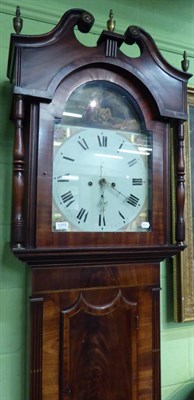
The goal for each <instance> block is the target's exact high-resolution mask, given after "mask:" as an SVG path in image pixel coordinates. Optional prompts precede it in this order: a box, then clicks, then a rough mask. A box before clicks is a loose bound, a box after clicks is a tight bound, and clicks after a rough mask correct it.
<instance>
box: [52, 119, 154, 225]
mask: <svg viewBox="0 0 194 400" xmlns="http://www.w3.org/2000/svg"><path fill="white" fill-rule="evenodd" d="M63 131H64V140H63V141H62V142H60V141H58V142H57V143H56V144H57V145H58V146H56V147H57V148H58V150H57V151H56V150H55V152H56V154H55V156H54V162H53V230H57V231H60V230H61V231H64V230H66V231H69V230H73V231H88V232H93V231H95V232H113V231H122V230H123V231H126V230H129V231H130V230H131V231H133V230H148V229H150V222H149V219H148V191H149V185H148V178H149V168H148V164H149V163H148V160H149V157H150V154H151V149H150V148H148V147H146V146H147V142H146V134H145V133H143V134H140V133H133V132H124V131H123V132H122V131H120V130H119V131H116V130H112V129H97V128H85V127H78V126H74V127H73V126H71V127H70V126H69V127H68V126H63ZM138 143H141V146H140V145H139V144H138ZM145 143H146V146H145Z"/></svg>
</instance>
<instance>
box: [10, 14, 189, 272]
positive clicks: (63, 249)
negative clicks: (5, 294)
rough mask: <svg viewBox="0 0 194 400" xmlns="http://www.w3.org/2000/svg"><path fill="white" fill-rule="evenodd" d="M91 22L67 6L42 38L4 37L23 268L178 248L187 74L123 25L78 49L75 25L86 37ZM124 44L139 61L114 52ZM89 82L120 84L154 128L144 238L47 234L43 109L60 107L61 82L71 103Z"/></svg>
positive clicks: (15, 217)
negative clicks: (149, 220) (149, 214)
mask: <svg viewBox="0 0 194 400" xmlns="http://www.w3.org/2000/svg"><path fill="white" fill-rule="evenodd" d="M93 23H94V18H93V16H92V15H91V14H90V13H88V12H87V11H84V10H81V9H72V10H70V11H68V12H66V13H65V14H64V16H63V17H62V19H61V20H60V22H59V23H58V25H57V26H56V27H55V28H54V29H53V30H52V31H51V32H49V33H47V34H44V35H36V36H26V35H16V34H12V35H11V41H10V52H9V61H8V78H9V79H10V81H11V82H12V84H13V107H12V118H13V120H14V122H15V145H14V168H13V210H12V248H13V251H14V252H15V253H16V254H17V255H18V257H19V258H21V259H23V260H24V261H27V262H28V263H29V264H30V265H36V262H37V261H36V259H37V257H38V263H45V262H46V263H47V264H48V265H49V263H50V262H53V261H51V260H53V258H54V259H55V263H56V264H60V263H61V260H63V258H64V254H65V257H66V260H67V261H68V260H71V262H74V263H79V262H80V254H82V255H84V254H87V255H89V257H90V255H94V253H95V254H96V262H99V263H101V262H102V260H103V259H104V254H105V253H109V261H110V262H113V260H114V261H116V260H117V258H118V260H121V259H123V262H125V261H126V262H129V258H130V260H131V261H133V262H134V261H139V260H142V259H144V260H145V259H149V260H153V261H155V260H157V261H160V260H162V259H164V258H166V257H168V256H170V255H174V254H177V253H178V252H179V251H180V250H183V249H184V247H185V246H184V244H183V242H184V217H183V209H184V159H183V141H184V135H183V129H182V124H183V122H184V121H185V120H186V119H187V110H186V104H187V97H186V96H187V81H188V79H189V77H190V76H191V75H190V74H188V73H185V72H182V71H180V70H177V69H175V68H174V67H172V66H171V65H169V64H168V63H167V61H166V60H165V59H164V58H163V57H162V55H161V54H160V52H159V50H158V49H157V47H156V45H155V43H154V41H153V39H152V38H151V37H150V35H149V34H148V33H146V32H145V31H144V30H143V29H141V28H139V27H136V26H129V27H128V28H127V30H126V32H125V34H124V35H120V34H117V33H114V32H109V31H103V32H102V33H101V35H100V37H99V39H98V41H97V45H96V46H95V47H86V46H84V45H83V44H82V43H80V42H79V41H78V40H77V38H76V36H75V33H74V28H75V27H76V26H77V28H78V30H79V31H80V32H84V33H87V32H89V31H90V29H91V27H92V25H93ZM123 43H125V44H128V45H133V44H134V43H136V44H137V45H138V46H139V48H140V53H141V54H140V56H139V57H136V58H132V57H127V56H126V55H125V54H124V53H123V52H122V51H121V50H120V47H121V45H122V44H123ZM89 76H91V78H90V80H98V79H99V80H108V81H111V82H115V83H118V84H119V85H121V86H123V87H125V88H126V90H128V91H129V93H130V94H131V95H132V97H133V98H134V100H135V101H136V102H137V104H138V106H139V108H140V109H141V111H142V113H143V115H144V119H145V122H146V128H147V129H149V130H150V131H152V132H153V140H155V142H154V143H155V144H154V146H155V147H153V153H154V151H155V155H154V156H153V188H152V191H153V193H152V198H153V205H152V207H153V229H152V231H151V232H145V233H144V232H141V233H139V232H126V233H124V232H123V233H122V232H120V233H119V232H117V233H109V232H108V233H95V232H92V233H91V232H90V233H88V232H85V233H84V232H74V233H53V232H51V223H50V214H51V209H50V212H49V207H51V203H52V199H51V190H50V187H51V185H50V183H49V182H50V180H51V175H50V174H51V171H50V169H51V160H52V154H51V148H52V146H51V143H52V133H50V130H48V131H47V126H48V118H47V117H46V118H45V125H44V122H43V125H42V126H41V122H40V121H41V118H40V115H41V112H40V110H41V108H42V109H43V110H47V111H46V114H47V115H48V114H49V110H51V108H52V104H55V99H57V100H56V103H57V102H58V103H60V100H61V99H60V95H59V97H57V96H58V94H57V93H58V91H59V92H60V87H62V86H63V85H64V97H65V96H66V97H67V98H68V95H70V94H71V92H72V90H74V89H75V88H76V87H77V86H79V85H81V84H82V83H85V82H87V81H88V80H89ZM66 82H67V85H66ZM65 85H66V86H65ZM49 107H50V109H49ZM43 114H44V112H43ZM43 120H44V118H43ZM40 126H41V127H43V131H44V133H43V134H41V132H40V131H41V129H40ZM170 127H172V128H173V130H174V137H175V142H174V146H175V156H176V157H175V170H176V175H177V188H176V242H175V241H173V229H172V227H171V219H172V218H171V217H172V210H171V196H170V170H171V166H170ZM159 147H160V148H161V150H160V151H159V152H158V148H159ZM44 162H45V165H43V163H44ZM41 163H42V164H41ZM37 165H38V168H37ZM47 171H50V172H49V173H48V174H47ZM44 187H45V190H46V192H44ZM43 192H44V193H43ZM161 194H162V195H161ZM45 197H46V205H47V206H46V207H45V211H44V199H45ZM40 210H42V211H40ZM134 248H135V251H134ZM72 257H73V258H72ZM89 259H90V258H88V262H89ZM72 260H74V261H72ZM86 260H87V256H86V258H85V261H86Z"/></svg>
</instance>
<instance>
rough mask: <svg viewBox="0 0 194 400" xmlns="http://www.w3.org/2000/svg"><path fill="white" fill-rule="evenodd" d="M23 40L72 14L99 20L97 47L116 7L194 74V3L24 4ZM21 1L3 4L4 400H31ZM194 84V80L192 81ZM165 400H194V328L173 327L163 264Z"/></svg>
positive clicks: (0, 216)
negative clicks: (19, 85)
mask: <svg viewBox="0 0 194 400" xmlns="http://www.w3.org/2000/svg"><path fill="white" fill-rule="evenodd" d="M19 4H20V8H21V12H22V16H23V18H24V27H23V30H22V33H23V34H39V33H45V32H48V31H49V30H51V29H52V28H53V26H54V25H55V24H56V23H57V22H58V21H59V19H60V17H61V16H62V15H63V13H64V12H65V11H67V10H68V9H69V8H75V7H78V8H84V9H86V10H88V11H90V12H91V13H93V15H94V16H95V25H94V27H93V28H92V33H91V34H89V35H88V37H89V39H86V38H85V37H84V36H83V35H80V40H83V41H84V43H86V42H87V41H88V40H89V43H88V44H89V45H95V43H96V39H97V36H98V35H99V33H100V32H101V30H102V29H106V20H107V19H108V14H109V10H110V8H112V9H113V11H114V16H115V19H116V31H117V32H119V33H124V32H125V30H126V28H127V27H128V26H129V25H139V26H141V27H142V28H143V29H145V30H146V31H148V32H149V33H150V34H151V35H152V36H153V38H154V39H155V41H156V44H157V45H158V47H159V49H160V50H161V52H162V54H163V56H164V57H165V58H166V59H167V61H168V62H170V63H171V64H173V65H174V66H175V67H177V68H180V63H181V60H182V53H183V50H186V51H187V53H188V55H189V59H190V70H189V71H190V72H191V73H193V74H194V1H193V0H184V2H183V1H180V0H174V1H173V0H162V1H160V2H158V0H136V1H133V2H132V1H130V0H120V1H118V0H111V1H110V0H106V1H104V0H82V1H79V0H55V1H52V0H42V1H41V2H40V1H38V0H20V2H19ZM16 5H17V3H15V2H14V1H2V0H1V2H0V399H1V400H25V399H26V396H25V390H26V387H25V386H26V384H25V359H26V351H25V348H26V346H25V341H26V309H27V287H28V284H27V279H28V274H27V272H26V269H25V268H24V266H23V265H22V264H21V263H19V262H18V261H17V259H16V258H15V257H14V256H13V255H12V253H11V251H10V250H9V240H10V218H11V217H10V216H11V210H10V204H11V168H12V145H13V127H12V125H11V123H10V122H9V112H10V85H9V82H8V80H7V78H6V69H7V58H8V46H9V37H10V33H11V32H13V28H12V18H13V15H14V14H15V8H16ZM190 85H193V86H194V78H192V79H191V80H190ZM161 283H162V292H161V348H162V357H161V365H162V400H186V399H187V400H188V399H190V400H191V399H194V322H190V323H184V324H177V323H175V322H173V293H172V270H169V269H167V267H166V265H165V264H163V265H162V266H161Z"/></svg>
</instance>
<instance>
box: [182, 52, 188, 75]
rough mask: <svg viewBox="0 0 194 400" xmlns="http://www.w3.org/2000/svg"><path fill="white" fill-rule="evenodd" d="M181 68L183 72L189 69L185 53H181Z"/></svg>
mask: <svg viewBox="0 0 194 400" xmlns="http://www.w3.org/2000/svg"><path fill="white" fill-rule="evenodd" d="M181 67H182V70H183V71H184V72H187V71H188V69H189V60H187V52H186V51H184V52H183V60H182V61H181Z"/></svg>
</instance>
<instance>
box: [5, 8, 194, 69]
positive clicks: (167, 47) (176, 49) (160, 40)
mask: <svg viewBox="0 0 194 400" xmlns="http://www.w3.org/2000/svg"><path fill="white" fill-rule="evenodd" d="M53 4H54V3H53ZM20 7H21V14H22V18H23V20H24V28H23V32H22V33H24V34H25V20H34V21H38V22H40V23H44V24H48V25H53V27H54V26H55V25H56V23H57V22H58V21H59V19H60V16H61V14H62V13H64V12H65V11H67V9H68V5H66V9H64V7H61V9H60V8H59V7H58V8H57V10H56V7H51V5H50V4H47V8H46V9H45V7H44V5H41V4H39V5H38V9H37V4H36V3H34V2H33V3H31V4H28V5H26V4H25V5H24V4H21V6H20ZM83 8H84V7H83ZM15 10H16V3H15V2H14V1H1V8H0V12H1V13H4V14H7V15H10V16H15ZM105 20H106V18H105V19H104V21H102V20H100V19H98V18H95V23H94V26H93V28H92V31H91V32H90V34H91V35H97V36H98V35H99V33H100V32H101V31H102V30H103V29H106V21H105ZM103 22H104V23H103ZM131 24H135V25H136V22H134V21H132V20H130V18H129V21H128V25H131ZM123 26H126V19H125V20H123V21H122V22H121V20H120V21H119V22H117V24H116V31H117V33H119V34H122V33H123ZM143 28H144V29H145V30H149V31H150V27H149V29H148V27H147V26H146V25H145V26H143ZM48 31H50V27H48ZM13 32H14V30H13ZM164 32H165V29H164ZM151 34H152V35H153V37H154V40H155V42H156V43H157V46H158V48H159V49H160V50H161V51H164V52H169V53H174V54H180V55H182V54H183V50H186V52H187V55H188V56H189V57H190V58H194V48H193V46H188V42H187V37H186V35H185V36H184V37H185V41H180V39H179V40H178V43H177V42H176V43H175V42H174V41H172V40H170V37H169V36H168V37H164V36H163V35H160V34H158V33H156V34H155V33H153V32H151ZM178 68H179V66H178Z"/></svg>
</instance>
